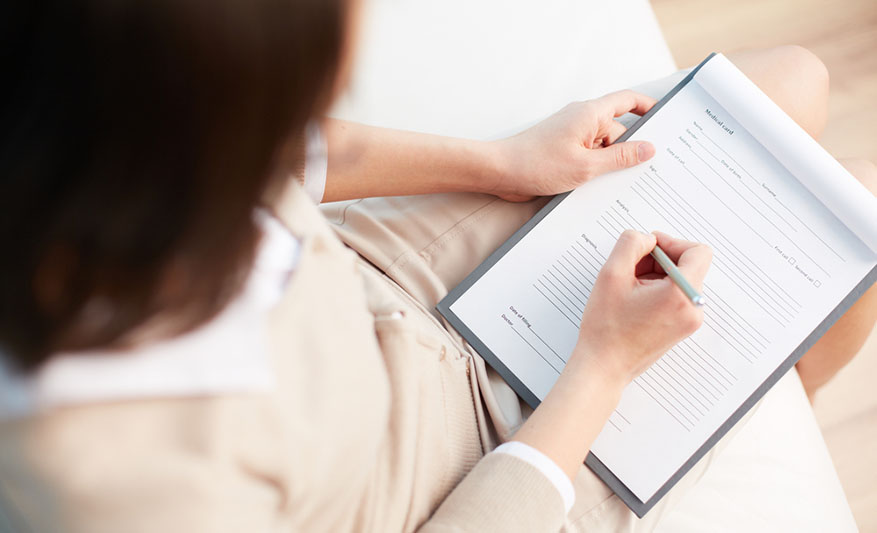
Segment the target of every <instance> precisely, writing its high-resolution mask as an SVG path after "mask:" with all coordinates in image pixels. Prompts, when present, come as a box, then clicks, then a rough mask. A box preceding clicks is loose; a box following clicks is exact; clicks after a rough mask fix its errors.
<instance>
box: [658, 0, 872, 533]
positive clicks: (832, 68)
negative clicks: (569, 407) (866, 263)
mask: <svg viewBox="0 0 877 533" xmlns="http://www.w3.org/2000/svg"><path fill="white" fill-rule="evenodd" d="M652 6H653V8H654V10H655V13H656V15H657V17H658V20H659V22H660V23H661V27H662V28H663V30H664V35H665V37H666V38H667V42H668V43H669V44H670V49H671V51H672V52H673V56H674V57H675V59H676V63H677V64H678V65H679V66H690V65H692V64H695V63H697V62H698V61H700V60H701V59H703V58H704V57H705V56H706V55H707V54H708V53H709V52H712V51H720V52H726V53H727V52H733V51H735V50H742V49H747V48H760V47H769V46H776V45H780V44H799V45H801V46H804V47H806V48H809V49H810V50H812V51H813V52H815V53H816V55H818V56H819V57H820V58H821V59H822V61H823V62H825V64H826V66H827V67H828V70H829V73H830V75H831V91H832V92H831V99H830V104H829V121H828V127H827V129H826V131H825V134H824V135H823V137H822V139H821V142H822V145H823V146H824V147H825V148H826V149H827V150H828V151H829V152H831V153H832V154H834V155H835V156H836V157H861V158H867V159H870V160H871V161H875V162H877V0H833V1H825V0H821V1H820V0H770V1H765V0H736V1H735V2H726V1H718V0H652ZM875 380H877V330H875V332H874V333H873V334H872V335H871V338H870V339H869V340H868V343H867V344H866V345H865V347H864V348H863V349H862V351H861V353H859V355H858V356H857V357H856V359H854V360H853V362H852V363H850V365H848V366H847V367H846V368H844V369H843V370H842V371H841V372H840V373H839V374H838V375H837V376H836V377H835V379H834V380H833V381H832V382H831V383H829V384H828V385H827V386H826V387H825V388H824V389H823V390H822V391H820V393H819V394H818V395H817V397H816V404H815V406H814V410H815V412H816V416H817V419H818V420H819V423H820V425H821V426H822V431H823V434H824V436H825V440H826V442H827V443H828V447H829V450H830V451H831V455H832V458H833V460H834V464H835V466H836V468H837V470H838V474H839V475H840V479H841V482H842V483H843V486H844V490H845V491H846V494H847V498H848V500H849V502H850V506H851V507H852V509H853V513H854V514H855V516H856V521H857V522H858V524H859V528H860V529H861V530H862V531H874V532H877V384H875Z"/></svg>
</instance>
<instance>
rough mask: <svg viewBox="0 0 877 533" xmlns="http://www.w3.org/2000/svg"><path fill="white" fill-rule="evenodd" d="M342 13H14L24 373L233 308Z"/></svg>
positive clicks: (329, 85)
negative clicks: (278, 162) (262, 211)
mask: <svg viewBox="0 0 877 533" xmlns="http://www.w3.org/2000/svg"><path fill="white" fill-rule="evenodd" d="M346 4H347V2H346V1H345V0H334V1H333V0H305V1H295V0H246V1H240V2H237V1H216V0H80V1H77V2H71V1H68V0H57V1H41V2H30V1H25V0H21V1H13V2H12V5H11V6H4V16H3V17H0V39H2V41H0V49H2V52H0V53H2V54H4V56H5V58H6V61H4V62H3V64H4V66H5V72H4V74H5V76H4V77H5V79H6V80H7V81H6V82H4V83H3V84H0V250H2V259H0V348H2V350H3V351H4V352H5V356H6V357H7V358H8V359H10V360H11V361H12V362H13V364H14V365H15V366H17V367H18V368H20V369H24V370H27V369H32V368H35V367H36V366H37V365H39V364H40V363H42V362H43V361H45V360H46V358H47V357H48V356H49V355H50V354H52V353H54V352H57V351H59V350H80V349H86V348H95V347H112V346H124V345H126V344H127V343H129V342H131V338H132V337H133V336H135V334H136V332H137V331H142V329H147V328H148V329H150V330H151V329H153V328H152V326H153V325H154V324H156V323H160V324H161V327H159V328H157V331H162V332H164V334H173V333H180V332H183V331H187V330H189V329H191V328H193V327H195V326H197V325H199V324H201V323H203V322H205V321H206V320H208V319H210V318H211V317H213V316H214V315H215V314H217V313H218V312H219V311H220V310H221V309H222V308H223V306H224V305H225V304H226V303H227V302H228V301H229V300H230V298H231V297H233V296H234V295H235V294H236V292H237V291H238V290H239V288H240V285H241V282H242V280H243V277H244V276H245V274H246V272H247V271H248V270H249V268H250V265H251V262H252V259H253V255H254V250H255V246H256V244H257V242H258V238H259V232H258V230H257V228H256V227H255V226H254V224H253V220H252V210H253V208H254V207H255V206H256V205H257V204H258V202H259V200H260V197H261V195H262V194H263V192H264V191H265V189H266V187H267V186H268V185H269V181H270V178H269V176H270V175H271V174H272V165H273V164H274V161H275V157H276V156H277V153H278V150H279V149H280V146H281V145H282V144H283V143H284V141H285V140H287V139H289V138H290V136H293V135H297V134H299V133H300V132H301V131H302V130H303V128H304V124H305V123H306V121H307V120H308V119H309V118H311V117H313V116H315V114H317V113H321V112H322V111H324V110H325V108H326V106H327V105H328V103H329V100H330V98H331V95H332V92H333V90H334V86H335V83H336V76H337V70H338V68H339V61H340V57H341V54H342V48H343V46H344V43H343V39H344V32H345V30H346V25H347V16H348V15H347V5H346ZM159 317H160V320H156V319H157V318H159ZM167 324H171V326H167Z"/></svg>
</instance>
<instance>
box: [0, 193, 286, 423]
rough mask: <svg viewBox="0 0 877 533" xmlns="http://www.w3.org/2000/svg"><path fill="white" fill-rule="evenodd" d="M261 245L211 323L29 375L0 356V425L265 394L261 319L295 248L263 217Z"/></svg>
mask: <svg viewBox="0 0 877 533" xmlns="http://www.w3.org/2000/svg"><path fill="white" fill-rule="evenodd" d="M255 217H256V219H257V221H258V222H259V224H260V225H261V226H262V230H263V238H262V241H261V243H260V247H259V250H258V252H257V255H256V261H255V263H254V267H253V270H252V272H251V274H250V277H249V279H248V281H247V284H246V287H245V289H244V290H243V292H242V293H241V295H240V296H239V297H237V298H236V299H235V300H234V301H233V302H232V303H230V304H229V305H228V307H227V308H226V309H225V310H224V311H223V312H222V313H220V314H219V315H218V316H217V317H216V318H215V319H213V320H212V321H210V322H209V323H207V324H205V325H203V326H201V327H200V328H198V329H196V330H194V331H192V332H190V333H186V334H184V335H181V336H179V337H175V338H173V339H170V340H165V341H160V342H156V343H153V344H150V345H147V346H142V347H138V348H135V349H132V350H127V351H110V350H106V351H93V352H76V353H61V354H57V355H55V356H53V357H52V359H50V360H49V361H48V362H47V363H46V364H45V365H43V366H42V367H41V368H40V369H38V370H37V371H36V372H35V373H33V374H31V375H29V376H19V375H16V374H13V373H11V372H10V371H9V368H8V366H7V364H6V363H4V358H3V357H2V353H0V419H4V418H11V417H21V416H27V415H30V414H33V413H35V412H39V411H44V410H47V409H51V408H55V407H60V406H66V405H78V404H85V403H91V402H106V401H119V400H130V399H134V398H160V397H181V396H203V395H210V394H220V393H229V392H247V391H259V390H266V389H270V388H271V387H272V386H273V384H274V375H273V373H272V371H271V367H270V364H269V361H268V347H267V336H266V332H265V327H266V321H265V315H266V313H267V312H268V310H269V309H270V308H271V307H273V306H274V305H275V304H276V303H277V302H278V301H279V300H280V298H281V296H282V294H283V290H284V288H285V286H286V282H287V281H288V279H289V276H290V275H291V273H292V271H293V269H294V267H295V264H296V263H297V261H298V255H299V242H298V240H297V239H296V238H295V237H294V236H292V235H291V234H290V233H289V232H288V231H287V230H286V228H285V227H283V225H282V224H280V222H278V221H277V220H276V219H275V218H273V217H271V216H270V215H268V214H267V212H265V211H264V210H258V211H257V212H256V213H255Z"/></svg>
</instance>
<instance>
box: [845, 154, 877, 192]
mask: <svg viewBox="0 0 877 533" xmlns="http://www.w3.org/2000/svg"><path fill="white" fill-rule="evenodd" d="M840 163H841V164H842V165H843V166H844V167H845V168H846V169H847V170H848V171H849V173H850V174H852V175H853V176H855V177H856V179H858V180H859V181H860V182H861V183H862V185H864V186H865V188H866V189H868V190H869V191H871V193H872V194H874V195H875V196H877V165H875V164H874V163H872V162H871V161H868V160H867V159H841V160H840Z"/></svg>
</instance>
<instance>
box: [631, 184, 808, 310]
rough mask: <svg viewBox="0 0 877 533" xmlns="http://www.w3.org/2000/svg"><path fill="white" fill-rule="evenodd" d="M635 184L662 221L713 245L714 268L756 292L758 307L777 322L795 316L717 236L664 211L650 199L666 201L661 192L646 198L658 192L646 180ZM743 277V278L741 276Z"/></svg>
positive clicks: (737, 283) (637, 191)
mask: <svg viewBox="0 0 877 533" xmlns="http://www.w3.org/2000/svg"><path fill="white" fill-rule="evenodd" d="M634 186H636V187H639V189H640V190H642V192H640V191H639V190H637V188H636V187H633V186H632V188H633V190H634V192H635V193H636V194H637V195H639V196H640V198H641V199H642V200H643V201H644V202H646V204H647V205H648V206H649V207H651V208H652V209H653V210H655V212H656V213H658V214H659V215H661V217H662V218H663V219H664V220H665V221H667V223H669V224H670V225H671V226H672V227H673V228H674V229H675V231H678V232H680V233H681V234H683V235H687V236H689V238H690V239H693V240H697V241H702V242H708V243H710V244H711V245H713V249H714V250H715V252H716V253H715V257H714V264H715V266H716V269H717V270H720V271H721V272H723V273H725V275H726V276H727V277H728V279H729V281H732V282H733V283H734V284H735V285H737V287H739V288H740V289H741V290H742V291H744V292H745V293H747V296H748V297H749V298H750V299H752V300H755V295H756V294H757V296H758V298H759V299H760V301H756V303H757V304H758V305H759V307H761V308H762V310H764V311H765V312H767V313H769V314H770V315H771V316H773V318H774V319H775V320H777V321H778V322H780V320H779V319H780V318H782V319H783V320H786V321H787V322H790V321H791V320H792V319H794V316H795V315H794V313H793V312H792V311H790V310H785V309H783V308H781V307H779V306H778V305H777V304H776V300H773V299H772V297H770V296H771V295H769V294H767V290H768V289H770V287H769V285H768V284H767V281H766V280H764V279H759V278H753V277H752V276H751V275H750V274H749V273H748V272H745V271H744V270H743V269H742V268H740V266H741V261H740V260H739V259H737V258H735V257H734V256H733V255H728V256H726V255H725V251H724V250H723V249H722V248H720V247H718V246H716V245H717V239H716V236H715V235H712V234H710V235H709V236H707V235H706V232H704V231H703V230H702V229H701V228H697V229H695V228H696V226H694V225H693V224H688V223H683V222H680V221H679V220H678V219H676V217H675V216H673V215H672V214H670V213H669V212H668V211H666V210H665V208H664V207H663V206H661V207H660V208H659V207H658V206H657V205H656V204H654V203H652V201H654V200H657V201H658V203H661V202H665V201H667V200H666V199H664V198H663V197H661V196H658V197H657V198H654V197H652V199H651V201H650V199H649V198H646V196H645V195H649V196H653V194H654V195H657V194H658V193H655V192H654V191H655V189H653V186H652V185H651V184H649V183H647V182H643V183H641V182H637V183H635V184H634ZM646 187H649V188H650V189H652V191H648V190H647V189H646ZM670 205H673V204H670ZM669 218H672V219H673V222H671V221H670V220H669ZM716 231H717V233H719V235H720V236H721V237H722V238H723V239H726V238H725V236H724V235H723V234H721V232H718V230H716ZM726 240H727V239H726ZM744 277H745V278H746V279H744ZM747 280H748V281H747ZM738 281H739V282H738ZM740 283H743V284H744V285H752V286H753V287H759V288H762V290H763V291H764V294H762V293H761V292H754V291H751V290H747V289H746V288H745V287H744V286H743V285H741V284H740ZM773 292H774V295H775V297H779V298H781V299H782V296H780V295H779V294H777V293H776V291H773ZM765 306H766V307H767V308H766V307H765ZM768 308H769V309H768ZM783 325H785V324H783Z"/></svg>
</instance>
